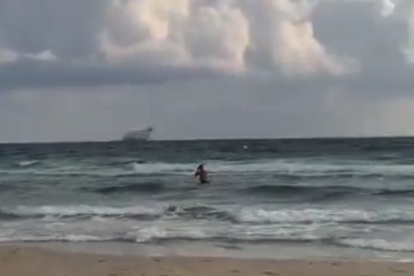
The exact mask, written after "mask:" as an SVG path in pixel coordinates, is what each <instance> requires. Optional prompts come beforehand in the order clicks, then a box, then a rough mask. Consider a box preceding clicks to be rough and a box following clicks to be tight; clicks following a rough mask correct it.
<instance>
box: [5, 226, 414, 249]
mask: <svg viewBox="0 0 414 276" xmlns="http://www.w3.org/2000/svg"><path fill="white" fill-rule="evenodd" d="M177 241H180V242H183V241H186V242H191V241H203V242H217V243H226V244H233V245H234V244H237V245H238V246H243V245H249V244H254V245H257V244H267V245H269V244H281V243H282V244H283V243H288V244H309V243H313V244H320V245H330V246H332V245H333V246H337V247H351V248H359V249H368V250H375V251H384V252H414V244H413V243H410V242H406V241H405V242H396V241H388V240H384V239H363V238H346V237H340V236H339V237H329V236H317V235H312V234H306V233H302V234H301V235H297V234H293V233H292V234H289V233H281V232H280V233H275V235H274V236H273V237H271V236H267V237H266V236H250V235H238V236H237V235H236V236H234V237H232V236H230V235H224V234H219V233H210V234H209V233H207V232H203V231H199V230H198V231H197V230H196V229H194V230H187V231H182V232H180V233H178V232H175V233H174V232H171V231H165V230H163V229H158V228H156V227H150V228H142V229H137V230H136V231H132V232H127V233H119V234H112V235H106V236H105V235H103V236H99V235H91V234H57V233H49V234H46V235H45V234H43V235H41V236H37V235H13V236H1V237H0V243H10V242H26V243H30V242H69V243H82V242H88V243H95V242H97V243H103V242H120V243H141V244H153V243H155V244H160V243H167V244H168V243H171V242H177ZM223 246H224V245H223Z"/></svg>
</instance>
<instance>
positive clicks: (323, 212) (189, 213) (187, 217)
mask: <svg viewBox="0 0 414 276" xmlns="http://www.w3.org/2000/svg"><path fill="white" fill-rule="evenodd" d="M93 218H114V219H117V220H138V221H164V220H170V221H171V220H173V221H175V220H176V221H188V222H189V221H192V220H203V221H216V222H223V223H230V224H231V225H271V224H280V225H282V224H297V225H305V224H315V223H317V224H329V223H334V224H344V225H345V224H372V225H375V224H389V225H397V224H400V225H402V224H406V225H412V224H414V211H410V210H379V211H367V210H359V209H317V208H305V209H278V210H266V209H261V208H247V207H244V208H241V209H235V208H231V209H228V208H218V207H217V208H216V207H211V206H175V205H167V206H159V207H156V208H155V207H154V208H149V207H145V206H131V207H102V206H85V205H82V206H40V207H31V206H19V207H16V208H3V209H1V210H0V220H3V221H9V220H32V219H47V220H58V221H61V220H67V219H71V221H73V220H85V219H86V220H91V219H93Z"/></svg>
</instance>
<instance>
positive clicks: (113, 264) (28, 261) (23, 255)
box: [0, 246, 414, 276]
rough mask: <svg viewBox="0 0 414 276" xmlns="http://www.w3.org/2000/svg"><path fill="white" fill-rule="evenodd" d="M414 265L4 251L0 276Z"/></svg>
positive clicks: (316, 274) (317, 273)
mask: <svg viewBox="0 0 414 276" xmlns="http://www.w3.org/2000/svg"><path fill="white" fill-rule="evenodd" d="M413 273H414V263H386V262H370V261H357V262H356V261H332V260H323V261H314V260H312V261H310V260H308V261H307V260H283V261H282V260H280V261H279V260H245V259H243V260H242V259H240V260H238V259H228V258H207V257H205V258H188V257H173V256H171V257H161V258H159V257H140V256H112V255H99V254H83V253H82V254H79V253H76V254H74V253H67V252H61V251H54V250H49V249H43V248H34V247H21V246H10V247H1V248H0V275H13V276H26V275H27V276H29V275H30V276H144V275H145V276H193V275H194V276H213V275H214V276H219V275H223V276H225V275H237V276H254V275H264V276H266V275H268V276H370V275H371V276H388V275H413Z"/></svg>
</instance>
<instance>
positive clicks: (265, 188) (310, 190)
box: [243, 185, 414, 201]
mask: <svg viewBox="0 0 414 276" xmlns="http://www.w3.org/2000/svg"><path fill="white" fill-rule="evenodd" d="M243 191H244V192H245V193H248V194H257V195H261V196H269V197H293V196H302V197H303V198H304V199H306V200H307V201H325V200H337V199H338V198H345V197H348V196H352V197H353V196H359V197H363V196H369V197H374V196H380V197H412V196H413V195H414V189H378V188H362V187H353V186H339V185H332V186H304V185H259V186H253V187H248V188H245V189H244V190H243Z"/></svg>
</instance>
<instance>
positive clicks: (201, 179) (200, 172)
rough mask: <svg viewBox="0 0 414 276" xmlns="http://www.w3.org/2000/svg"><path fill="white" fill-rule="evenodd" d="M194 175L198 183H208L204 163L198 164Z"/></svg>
mask: <svg viewBox="0 0 414 276" xmlns="http://www.w3.org/2000/svg"><path fill="white" fill-rule="evenodd" d="M194 176H195V177H197V178H198V183H199V184H208V183H210V181H209V180H208V176H207V171H206V170H205V169H204V165H203V164H200V165H198V167H197V169H196V171H195V173H194Z"/></svg>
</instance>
